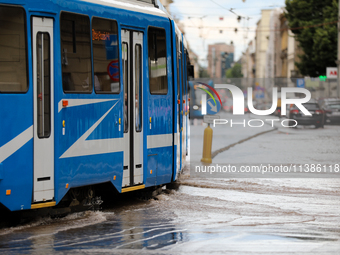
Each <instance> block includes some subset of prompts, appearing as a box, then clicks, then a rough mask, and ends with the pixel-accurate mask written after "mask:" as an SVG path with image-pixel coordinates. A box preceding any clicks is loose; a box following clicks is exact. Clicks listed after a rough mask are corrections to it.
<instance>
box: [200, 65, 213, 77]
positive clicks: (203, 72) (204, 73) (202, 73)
mask: <svg viewBox="0 0 340 255" xmlns="http://www.w3.org/2000/svg"><path fill="white" fill-rule="evenodd" d="M199 76H200V78H209V77H210V76H209V73H208V71H207V69H206V68H203V67H201V66H200V69H199Z"/></svg>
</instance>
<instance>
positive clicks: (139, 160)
mask: <svg viewBox="0 0 340 255" xmlns="http://www.w3.org/2000/svg"><path fill="white" fill-rule="evenodd" d="M121 37H122V46H121V48H122V67H123V84H124V120H123V121H124V146H125V148H124V172H123V185H122V187H123V188H124V187H127V186H133V185H138V184H142V183H143V123H142V115H143V107H142V103H143V102H142V100H143V84H142V81H143V61H142V60H143V33H142V32H136V31H130V30H125V29H123V30H122V31H121Z"/></svg>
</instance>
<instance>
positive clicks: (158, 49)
mask: <svg viewBox="0 0 340 255" xmlns="http://www.w3.org/2000/svg"><path fill="white" fill-rule="evenodd" d="M148 51H149V82H150V93H151V94H158V95H166V94H167V93H168V79H167V78H168V77H167V66H166V36H165V30H164V29H160V28H149V30H148Z"/></svg>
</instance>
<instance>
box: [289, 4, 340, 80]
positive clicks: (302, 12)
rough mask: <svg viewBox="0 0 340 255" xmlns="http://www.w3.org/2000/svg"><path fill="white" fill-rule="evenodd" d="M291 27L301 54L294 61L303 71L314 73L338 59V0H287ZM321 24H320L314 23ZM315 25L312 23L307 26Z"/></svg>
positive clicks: (302, 72)
mask: <svg viewBox="0 0 340 255" xmlns="http://www.w3.org/2000/svg"><path fill="white" fill-rule="evenodd" d="M285 16H286V18H287V20H288V25H289V27H290V28H302V27H303V29H293V30H292V32H293V33H294V35H295V38H296V40H297V41H298V42H299V43H300V47H301V49H302V50H303V54H301V55H300V56H299V57H300V63H295V64H296V66H297V67H298V69H299V71H300V73H301V74H302V75H308V76H311V77H317V76H319V75H324V74H325V73H326V67H331V66H336V64H335V61H336V59H337V42H338V34H337V23H332V24H325V23H329V22H334V21H337V20H338V2H337V0H322V1H320V0H286V13H285ZM319 24H324V25H322V26H315V25H319ZM310 26H314V27H310Z"/></svg>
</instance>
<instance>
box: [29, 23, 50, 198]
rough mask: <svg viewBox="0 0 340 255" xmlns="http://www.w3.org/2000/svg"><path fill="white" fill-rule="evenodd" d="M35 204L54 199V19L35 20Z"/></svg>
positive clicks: (33, 27)
mask: <svg viewBox="0 0 340 255" xmlns="http://www.w3.org/2000/svg"><path fill="white" fill-rule="evenodd" d="M32 50H33V84H34V86H33V104H34V107H33V110H34V124H33V126H34V128H33V132H34V134H33V137H34V138H33V141H34V145H33V146H34V164H33V165H34V174H33V202H41V201H48V200H52V199H53V198H54V123H53V112H54V109H53V89H54V82H53V81H54V78H53V19H50V18H41V17H33V19H32Z"/></svg>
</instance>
